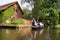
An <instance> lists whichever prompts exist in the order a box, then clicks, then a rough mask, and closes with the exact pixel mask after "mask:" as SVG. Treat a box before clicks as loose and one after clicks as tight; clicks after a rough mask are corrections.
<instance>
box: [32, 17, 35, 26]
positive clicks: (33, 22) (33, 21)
mask: <svg viewBox="0 0 60 40" xmlns="http://www.w3.org/2000/svg"><path fill="white" fill-rule="evenodd" d="M32 26H36V20H35V19H34V18H33V19H32Z"/></svg>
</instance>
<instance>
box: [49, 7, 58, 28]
mask: <svg viewBox="0 0 60 40" xmlns="http://www.w3.org/2000/svg"><path fill="white" fill-rule="evenodd" d="M50 22H51V23H50V24H51V26H52V27H53V28H55V26H56V25H57V24H58V22H59V14H58V11H57V9H55V8H52V9H51V12H50Z"/></svg>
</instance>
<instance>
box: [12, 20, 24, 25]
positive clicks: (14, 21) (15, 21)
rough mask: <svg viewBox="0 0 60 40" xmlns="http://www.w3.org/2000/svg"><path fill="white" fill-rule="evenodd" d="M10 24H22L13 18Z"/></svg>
mask: <svg viewBox="0 0 60 40" xmlns="http://www.w3.org/2000/svg"><path fill="white" fill-rule="evenodd" d="M11 24H14V25H17V24H19V25H21V24H23V21H21V20H16V19H14V20H13V21H12V22H11Z"/></svg>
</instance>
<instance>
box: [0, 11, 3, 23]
mask: <svg viewBox="0 0 60 40" xmlns="http://www.w3.org/2000/svg"><path fill="white" fill-rule="evenodd" d="M2 18H3V13H2V11H0V23H2Z"/></svg>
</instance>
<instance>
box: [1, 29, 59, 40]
mask: <svg viewBox="0 0 60 40" xmlns="http://www.w3.org/2000/svg"><path fill="white" fill-rule="evenodd" d="M0 40H60V30H58V29H50V28H46V29H45V28H44V29H37V30H32V29H31V28H20V29H6V28H5V29H0Z"/></svg>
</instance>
